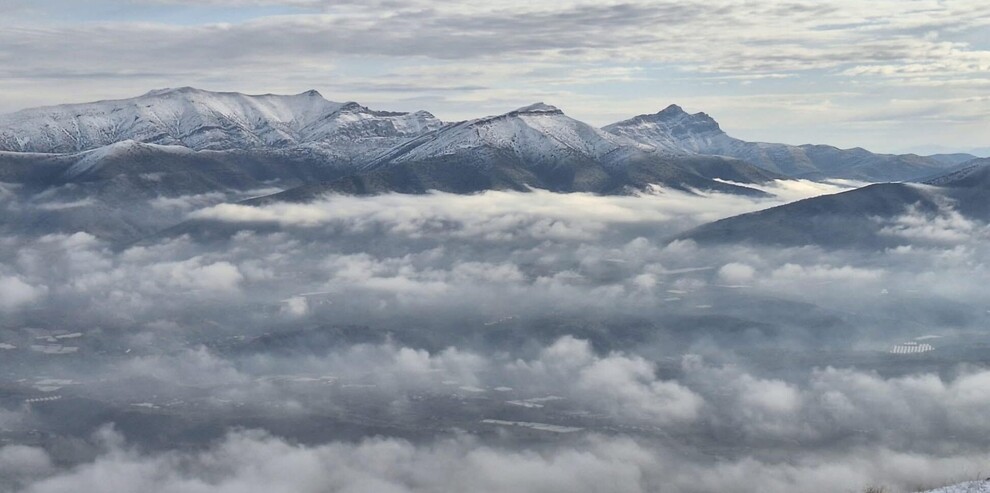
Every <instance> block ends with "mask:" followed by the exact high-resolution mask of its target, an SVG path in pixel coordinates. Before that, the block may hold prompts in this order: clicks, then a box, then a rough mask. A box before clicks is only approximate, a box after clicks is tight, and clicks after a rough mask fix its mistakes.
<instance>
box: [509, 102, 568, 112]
mask: <svg viewBox="0 0 990 493" xmlns="http://www.w3.org/2000/svg"><path fill="white" fill-rule="evenodd" d="M512 113H560V114H563V111H560V108H557V107H556V106H553V105H549V104H546V103H543V102H539V103H533V104H531V105H529V106H523V107H522V108H519V109H517V110H515V111H513V112H512Z"/></svg>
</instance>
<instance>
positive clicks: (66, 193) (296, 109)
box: [0, 87, 978, 242]
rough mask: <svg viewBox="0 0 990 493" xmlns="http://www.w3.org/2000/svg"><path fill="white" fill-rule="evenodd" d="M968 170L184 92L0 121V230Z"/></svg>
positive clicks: (643, 131) (678, 121)
mask: <svg viewBox="0 0 990 493" xmlns="http://www.w3.org/2000/svg"><path fill="white" fill-rule="evenodd" d="M972 159H975V158H974V156H970V155H965V154H962V155H959V154H955V155H934V156H927V157H923V156H917V155H912V154H909V155H888V154H875V153H871V152H868V151H866V150H863V149H858V148H857V149H838V148H835V147H830V146H823V145H805V146H791V145H786V144H768V143H757V142H746V141H742V140H739V139H735V138H733V137H730V136H729V135H727V134H726V133H725V132H723V131H722V130H721V128H720V126H719V124H718V123H717V122H716V121H715V120H714V119H712V118H711V117H710V116H708V115H707V114H705V113H695V114H689V113H687V112H685V111H684V110H683V109H682V108H680V107H679V106H676V105H671V106H669V107H667V108H666V109H664V110H662V111H660V112H658V113H655V114H649V115H640V116H637V117H634V118H631V119H628V120H625V121H621V122H618V123H615V124H612V125H608V126H605V127H603V128H596V127H594V126H592V125H589V124H586V123H584V122H581V121H578V120H576V119H573V118H571V117H569V116H567V115H566V114H564V112H563V111H561V110H560V109H559V108H556V107H554V106H551V105H548V104H544V103H536V104H533V105H530V106H526V107H523V108H519V109H517V110H513V111H510V112H507V113H504V114H501V115H494V116H488V117H483V118H477V119H472V120H467V121H462V122H450V123H445V122H441V121H440V120H439V119H437V118H436V117H435V116H433V115H432V114H431V113H429V112H426V111H416V112H395V111H381V110H373V109H370V108H367V107H365V106H362V105H360V104H358V103H355V102H345V103H339V102H333V101H328V100H326V99H324V98H323V97H322V96H321V95H320V94H319V93H318V92H316V91H307V92H303V93H300V94H296V95H272V94H265V95H255V96H252V95H245V94H240V93H233V92H211V91H204V90H199V89H194V88H188V87H184V88H177V89H161V90H155V91H151V92H148V93H146V94H144V95H141V96H138V97H135V98H130V99H120V100H108V101H98V102H93V103H84V104H67V105H59V106H52V107H44V108H34V109H27V110H22V111H18V112H16V113H11V114H8V115H2V116H0V184H2V185H3V188H2V190H0V192H2V193H0V200H4V197H11V196H16V197H19V198H20V199H22V200H23V201H25V203H28V204H30V203H35V204H42V203H43V204H45V206H44V207H38V208H35V209H34V210H32V211H27V210H21V211H20V213H19V215H8V217H6V218H3V219H0V227H3V228H4V230H6V231H15V232H16V231H19V230H24V229H27V230H33V229H35V228H46V229H52V230H61V229H66V230H74V229H79V228H84V229H87V230H90V231H93V232H96V233H97V234H100V235H103V236H107V237H116V238H118V239H119V238H134V237H139V236H141V235H144V234H150V233H152V232H154V231H157V230H159V229H161V228H162V227H164V226H168V225H169V221H173V220H175V219H176V217H172V216H169V215H168V214H161V213H160V212H161V211H157V210H156V211H148V210H142V207H144V208H146V207H147V205H146V204H145V205H141V203H142V201H143V202H144V203H148V202H149V201H154V200H159V201H161V200H164V199H169V198H177V197H208V198H210V200H214V201H215V200H242V199H244V198H250V197H254V198H253V199H251V200H250V201H249V202H247V203H250V204H259V203H269V202H273V201H308V200H312V199H314V198H317V197H319V196H322V195H324V194H327V193H349V194H376V193H385V192H400V193H425V192H427V191H430V190H438V191H446V192H452V193H474V192H479V191H484V190H519V191H526V190H530V189H533V188H540V189H546V190H551V191H555V192H592V193H599V194H623V193H629V192H634V191H637V190H645V189H648V188H651V187H661V188H672V189H678V190H683V191H688V192H691V193H694V192H703V191H715V192H722V193H731V194H742V195H755V196H759V195H765V194H766V192H764V191H762V189H763V188H765V187H762V185H764V184H767V183H769V182H772V181H774V180H785V179H793V178H803V179H815V180H821V179H832V178H844V179H853V180H862V181H870V182H887V181H906V180H924V179H927V178H931V177H933V176H939V175H942V174H945V173H947V172H951V171H953V170H957V169H958V170H965V169H969V168H971V167H972V166H973V165H974V163H978V161H971V160H972ZM960 172H962V171H960ZM868 189H870V188H869V187H868ZM881 189H882V190H897V192H896V193H895V192H891V193H895V195H896V194H900V195H898V197H900V199H901V201H906V200H909V199H910V198H911V197H915V196H916V195H917V194H918V193H920V192H917V190H919V189H918V188H917V187H913V186H911V185H878V186H875V187H873V188H872V189H871V190H881ZM202 200H207V199H205V198H204V199H202ZM891 200H893V199H891ZM15 216H16V217H15ZM149 218H150V219H149ZM716 224H718V223H716ZM726 224H727V223H726ZM722 226H724V224H723V225H722ZM722 226H719V227H722ZM712 227H713V228H714V227H715V225H712ZM711 231H714V230H711ZM733 231H734V230H733ZM693 234H694V235H695V236H696V237H697V238H699V239H702V238H709V237H710V236H712V235H714V234H715V233H713V232H708V233H706V230H699V231H696V232H694V233H693ZM724 234H726V235H728V236H726V237H727V238H728V237H740V238H741V237H742V236H739V235H740V234H739V233H731V234H730V233H729V232H726V233H724ZM733 235H735V236H733ZM716 236H717V235H716ZM743 236H744V235H743ZM787 241H791V242H793V241H794V240H793V239H791V240H787ZM787 241H785V242H787Z"/></svg>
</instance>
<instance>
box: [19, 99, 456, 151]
mask: <svg viewBox="0 0 990 493" xmlns="http://www.w3.org/2000/svg"><path fill="white" fill-rule="evenodd" d="M440 125H441V123H440V121H439V120H437V119H436V118H435V117H434V116H433V115H431V114H429V113H427V112H423V111H421V112H416V113H397V112H383V111H374V110H370V109H368V108H366V107H364V106H361V105H359V104H357V103H336V102H332V101H327V100H326V99H324V98H323V97H322V96H321V95H320V94H319V93H318V92H316V91H307V92H304V93H301V94H296V95H291V96H282V95H272V94H265V95H258V96H249V95H245V94H240V93H234V92H211V91H203V90H199V89H194V88H189V87H183V88H178V89H162V90H155V91H151V92H149V93H147V94H144V95H142V96H139V97H136V98H130V99H120V100H110V101H98V102H94V103H84V104H66V105H59V106H51V107H44V108H34V109H27V110H23V111H19V112H16V113H12V114H9V115H3V116H0V150H7V151H17V152H45V153H71V152H79V151H85V150H91V149H96V148H99V147H103V146H107V145H110V144H114V143H118V142H122V141H126V140H133V141H136V142H143V143H150V144H161V145H181V146H184V147H188V148H190V149H196V150H203V149H211V150H222V149H256V148H284V147H289V146H295V145H302V144H305V145H315V146H324V147H328V148H332V149H333V150H337V151H340V148H341V147H342V146H343V147H346V151H347V152H335V153H334V154H354V153H357V154H369V153H377V152H381V151H382V150H384V149H387V148H388V147H391V146H392V145H395V144H397V143H399V142H401V141H403V140H405V139H408V138H411V137H415V136H417V135H420V134H422V133H423V132H428V131H430V130H433V129H435V128H438V127H439V126H440Z"/></svg>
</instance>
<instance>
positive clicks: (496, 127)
mask: <svg viewBox="0 0 990 493" xmlns="http://www.w3.org/2000/svg"><path fill="white" fill-rule="evenodd" d="M778 178H783V177H782V176H781V175H777V174H775V173H772V172H768V171H766V170H762V169H760V168H757V167H755V166H752V165H750V164H748V163H745V162H743V161H740V160H737V159H731V158H725V157H718V156H686V155H683V154H671V153H667V152H662V150H658V149H657V148H656V147H653V146H648V145H644V144H640V143H636V142H634V141H632V140H630V139H627V138H624V137H620V136H616V135H612V134H609V133H607V132H603V131H601V130H599V129H596V128H594V127H591V126H590V125H587V124H584V123H582V122H579V121H577V120H574V119H572V118H569V117H567V116H566V115H564V113H563V112H561V111H560V110H559V109H557V108H555V107H553V106H549V105H546V104H542V103H538V104H534V105H531V106H527V107H525V108H520V109H518V110H515V111H512V112H509V113H506V114H504V115H498V116H493V117H487V118H480V119H477V120H471V121H466V122H461V123H455V124H451V125H446V126H444V127H443V128H441V129H438V130H435V131H433V132H430V133H428V134H425V135H423V136H420V137H418V138H416V139H413V140H411V141H409V142H407V143H405V144H403V145H400V146H397V147H396V148H394V149H392V150H391V151H389V152H387V153H385V154H383V155H382V156H380V157H379V158H377V159H376V160H374V161H373V162H371V163H369V164H368V165H367V166H364V167H363V168H362V170H361V172H360V173H357V174H354V175H351V176H348V177H346V178H344V179H341V180H337V181H334V182H328V183H319V184H307V185H304V186H302V187H300V188H299V189H296V190H289V191H287V192H285V193H283V194H279V195H277V196H274V197H271V198H270V199H268V200H291V201H305V200H310V199H312V198H315V197H317V196H319V195H322V194H325V193H332V192H333V193H354V194H373V193H381V192H389V191H397V192H402V193H423V192H426V191H428V190H440V191H446V192H454V193H471V192H478V191H483V190H493V189H494V190H528V189H529V188H542V189H547V190H552V191H558V192H594V193H623V192H626V191H628V190H631V189H645V188H646V187H648V186H650V185H662V186H668V187H672V188H677V189H682V190H691V189H701V190H715V191H722V192H728V193H741V194H748V195H759V194H761V193H762V192H759V191H758V190H755V189H751V188H747V187H744V186H739V185H733V184H728V183H723V182H720V181H717V180H726V181H732V182H736V183H744V184H759V183H766V182H768V181H771V180H774V179H778Z"/></svg>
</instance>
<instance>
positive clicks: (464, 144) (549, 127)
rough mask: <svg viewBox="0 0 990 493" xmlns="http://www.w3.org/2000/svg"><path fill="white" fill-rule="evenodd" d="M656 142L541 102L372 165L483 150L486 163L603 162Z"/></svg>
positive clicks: (427, 139) (446, 131)
mask: <svg viewBox="0 0 990 493" xmlns="http://www.w3.org/2000/svg"><path fill="white" fill-rule="evenodd" d="M653 150H654V147H653V146H649V145H645V144H641V143H637V142H635V141H632V140H630V139H627V138H625V137H621V136H617V135H612V134H609V133H607V132H604V131H602V130H600V129H597V128H594V127H592V126H590V125H588V124H585V123H583V122H580V121H578V120H575V119H573V118H570V117H568V116H566V115H564V113H563V112H562V111H561V110H560V109H558V108H556V107H554V106H551V105H548V104H544V103H536V104H532V105H529V106H526V107H523V108H519V109H517V110H515V111H510V112H508V113H505V114H502V115H497V116H489V117H484V118H478V119H475V120H468V121H465V122H460V123H455V124H451V125H447V126H445V127H443V128H442V129H439V130H437V131H435V132H432V133H429V134H426V135H423V136H421V137H419V138H417V139H414V140H412V141H410V142H408V143H406V144H405V145H402V146H400V147H398V148H396V149H393V150H392V151H390V152H389V153H386V154H384V155H382V156H381V157H379V158H378V159H377V160H376V162H374V163H372V164H371V165H370V166H369V168H376V167H380V166H387V165H390V164H399V163H407V162H414V161H419V160H424V159H436V158H441V157H444V156H453V155H456V154H463V153H465V152H477V153H478V154H479V155H478V156H477V158H478V159H477V161H476V162H475V163H474V164H476V165H479V166H485V165H486V163H488V164H490V163H489V161H491V160H492V158H494V157H495V155H496V154H497V155H498V156H499V158H500V159H505V158H509V157H513V158H518V159H522V160H525V161H527V162H528V163H529V164H532V165H539V164H548V163H553V162H563V161H565V160H568V159H581V160H599V159H604V158H608V156H609V155H610V154H611V153H616V152H621V151H627V152H629V151H642V152H652V151H653Z"/></svg>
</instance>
